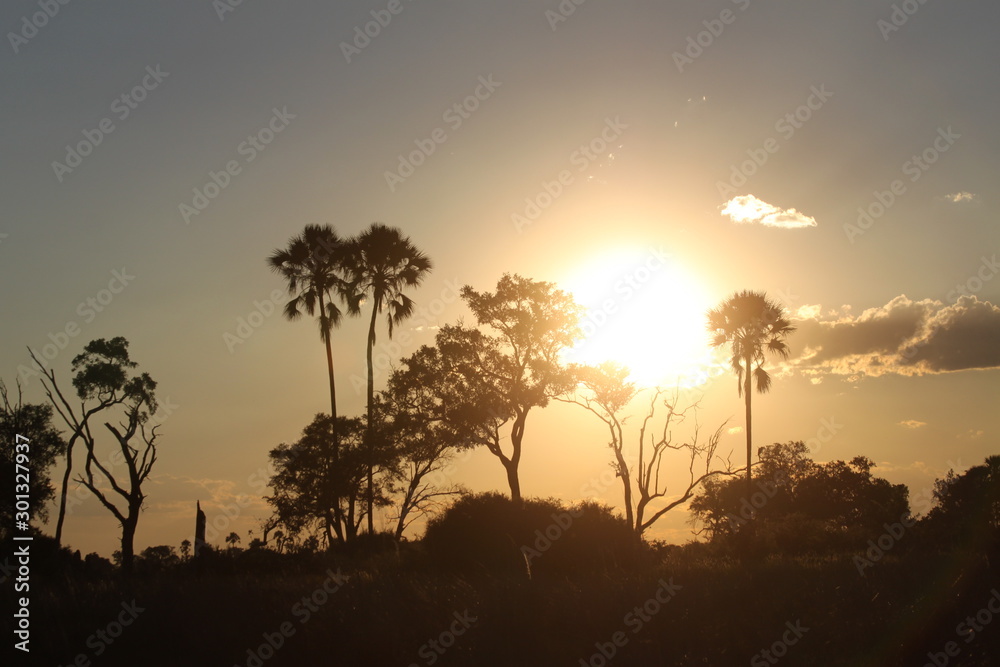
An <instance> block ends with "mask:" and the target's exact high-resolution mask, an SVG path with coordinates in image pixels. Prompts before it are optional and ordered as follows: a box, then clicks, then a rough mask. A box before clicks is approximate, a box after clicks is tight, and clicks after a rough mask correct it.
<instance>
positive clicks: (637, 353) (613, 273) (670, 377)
mask: <svg viewBox="0 0 1000 667" xmlns="http://www.w3.org/2000/svg"><path fill="white" fill-rule="evenodd" d="M564 284H565V285H566V288H567V291H569V292H571V293H572V294H573V296H574V298H575V299H576V300H577V302H578V303H579V304H580V305H582V306H583V307H585V308H586V309H587V312H586V315H584V317H583V319H582V321H581V327H582V329H583V334H584V338H583V340H581V341H580V342H579V343H578V344H577V345H576V346H575V347H574V348H572V349H571V350H569V351H568V352H567V355H566V360H567V361H569V362H574V363H581V364H599V363H601V362H604V361H615V362H618V363H620V364H623V365H625V366H626V367H628V369H629V370H630V371H631V375H630V379H631V380H633V381H634V382H636V383H637V384H638V385H639V386H640V387H653V386H673V385H680V386H682V387H693V386H697V385H701V384H703V383H704V382H705V381H706V380H707V377H708V376H707V370H708V368H709V367H710V365H711V363H712V358H711V353H710V350H709V346H708V336H707V334H706V332H705V313H706V311H707V310H708V309H709V308H710V307H711V304H710V302H709V300H708V297H707V294H706V292H705V291H704V289H703V288H702V286H701V285H700V284H699V283H698V281H697V280H695V279H694V278H693V277H692V275H691V273H690V272H689V271H687V270H686V268H685V267H683V266H682V265H681V264H680V263H679V262H678V261H677V259H676V258H674V257H672V256H670V255H669V254H668V253H666V252H665V251H664V250H663V249H662V248H660V249H658V248H654V247H648V248H642V247H630V248H624V249H617V250H614V251H609V252H606V253H604V254H602V255H601V256H600V257H599V258H597V259H594V260H593V261H591V262H590V263H589V264H587V265H585V266H584V267H583V268H582V269H580V270H579V271H578V272H577V273H576V274H575V275H573V276H572V277H571V278H570V279H569V280H567V281H565V283H564Z"/></svg>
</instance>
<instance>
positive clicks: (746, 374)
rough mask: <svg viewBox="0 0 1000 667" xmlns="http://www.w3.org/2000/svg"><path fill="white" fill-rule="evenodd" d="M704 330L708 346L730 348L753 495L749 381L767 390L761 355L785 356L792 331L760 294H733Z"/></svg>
mask: <svg viewBox="0 0 1000 667" xmlns="http://www.w3.org/2000/svg"><path fill="white" fill-rule="evenodd" d="M708 330H709V332H710V333H711V334H713V339H712V346H713V347H721V346H723V345H726V344H727V343H728V344H729V345H730V351H731V352H732V356H731V357H730V360H729V361H730V364H731V365H732V368H733V372H735V373H736V379H737V384H736V389H737V394H738V395H739V396H742V397H743V398H744V402H745V405H746V431H747V467H746V472H747V479H746V489H747V493H748V494H751V493H753V486H752V474H753V472H752V459H753V450H752V444H751V443H752V440H753V436H752V420H751V410H750V394H751V386H750V384H751V383H750V377H751V375H752V376H753V381H754V386H756V388H757V391H758V392H759V393H761V394H764V393H767V391H768V390H770V388H771V376H770V375H769V374H768V372H767V371H766V370H764V352H765V350H766V351H767V352H770V353H772V354H776V355H779V356H780V357H782V358H786V357H787V356H788V345H787V344H786V343H785V341H784V339H785V337H786V336H787V335H789V334H790V333H792V332H793V331H795V327H793V326H792V325H791V323H790V322H789V321H788V320H787V319H785V317H784V308H782V307H781V305H780V304H778V303H777V302H775V301H772V300H771V299H769V298H767V296H766V295H765V294H764V293H763V292H754V291H749V290H744V291H742V292H737V293H735V294H733V295H732V296H731V297H729V298H728V299H726V300H725V301H723V302H722V303H721V304H719V306H718V307H716V308H714V309H712V310H710V311H708Z"/></svg>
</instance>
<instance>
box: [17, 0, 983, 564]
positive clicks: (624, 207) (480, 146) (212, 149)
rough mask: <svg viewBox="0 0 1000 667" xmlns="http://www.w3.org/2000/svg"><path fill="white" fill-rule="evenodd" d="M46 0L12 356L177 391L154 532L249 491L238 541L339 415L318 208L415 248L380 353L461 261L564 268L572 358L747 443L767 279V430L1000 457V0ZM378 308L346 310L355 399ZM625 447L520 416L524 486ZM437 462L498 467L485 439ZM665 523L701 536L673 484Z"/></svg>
mask: <svg viewBox="0 0 1000 667" xmlns="http://www.w3.org/2000/svg"><path fill="white" fill-rule="evenodd" d="M42 4H44V3H42ZM51 4H53V5H57V3H54V2H53V3H51ZM233 5H235V6H233ZM904 5H905V7H906V9H907V10H908V11H909V12H910V13H907V12H906V11H904V10H903V9H902V8H901V7H902V6H904ZM560 8H562V9H560ZM57 9H58V11H57V13H55V15H53V16H51V17H49V16H46V15H44V13H41V14H40V13H39V12H42V10H41V9H39V3H38V2H37V1H35V0H30V1H29V0H16V1H14V0H11V1H8V2H5V3H4V4H3V6H2V8H0V27H2V28H3V32H4V34H5V40H4V42H5V43H4V45H3V47H2V49H3V50H4V53H3V55H2V56H0V77H2V82H3V95H2V100H3V101H2V104H3V114H4V121H5V123H4V125H5V131H4V141H3V153H2V155H3V158H2V162H0V189H2V193H3V204H4V211H3V214H2V216H0V284H2V285H3V296H2V299H3V301H2V303H3V311H2V312H3V314H2V318H0V340H2V342H3V345H2V347H0V378H2V379H3V380H4V381H5V382H6V384H7V385H8V386H9V387H13V386H14V385H15V382H16V380H17V378H18V377H19V376H23V377H24V385H25V388H26V399H27V400H28V401H33V402H37V401H41V400H43V398H44V396H43V394H42V391H41V386H40V383H39V382H38V380H37V377H31V376H30V374H26V373H25V372H24V369H26V368H29V367H30V364H29V357H28V352H27V347H28V346H31V347H32V348H33V349H35V350H36V351H39V352H40V353H42V354H43V355H44V356H45V357H46V358H47V359H48V361H49V363H51V364H52V366H53V368H55V370H56V373H57V377H58V378H59V379H60V381H61V383H62V386H63V387H64V388H67V389H68V388H69V387H70V380H71V375H70V361H71V359H72V358H73V356H75V355H76V354H78V353H79V352H80V351H81V350H82V347H83V346H84V345H85V344H86V342H87V341H90V340H92V339H95V338H101V337H108V338H109V337H113V336H117V335H122V336H125V337H126V338H127V339H128V340H129V341H130V343H131V347H130V352H131V354H132V357H133V359H134V360H136V361H138V362H139V364H140V366H141V368H142V369H143V370H145V371H148V372H149V373H150V374H151V375H152V376H153V378H154V379H155V380H156V381H157V382H158V383H159V390H158V394H159V398H160V401H161V403H162V404H164V405H165V406H167V409H168V410H169V411H170V414H169V415H168V416H166V417H165V420H164V422H163V427H162V441H161V447H160V460H159V462H158V463H157V466H156V468H155V469H154V474H153V478H152V479H151V481H150V483H149V485H148V496H149V499H148V501H147V508H146V510H145V512H144V514H143V516H142V518H141V520H140V524H139V531H138V535H137V539H136V549H137V551H140V550H141V549H143V548H145V547H146V546H150V545H156V544H171V545H174V546H177V545H179V544H180V542H181V540H183V539H185V538H190V537H192V535H193V527H194V505H195V501H196V500H199V499H200V501H201V503H202V506H203V507H204V508H205V510H206V512H207V513H208V515H209V521H210V522H211V521H212V520H213V519H214V518H215V517H218V516H220V515H223V513H224V507H225V506H226V505H230V506H232V505H234V504H235V503H237V500H238V498H239V497H240V496H250V497H252V502H251V503H249V504H246V506H245V507H241V508H240V510H239V517H238V518H237V519H236V520H235V521H233V522H232V523H231V524H229V523H227V524H226V525H227V527H226V529H225V531H224V534H222V535H220V536H218V537H217V538H216V539H215V540H214V541H215V543H216V544H218V543H220V542H221V541H222V538H223V537H224V535H225V534H228V532H229V531H230V530H237V531H238V532H240V533H241V535H242V536H243V540H244V544H245V543H246V542H247V537H246V532H247V530H248V529H251V528H256V527H257V525H258V524H259V522H260V520H262V519H264V518H265V517H266V516H267V515H268V510H267V507H266V506H265V504H264V503H263V501H262V500H261V498H260V497H261V495H263V494H264V493H265V492H266V490H265V489H264V488H263V487H262V486H261V485H260V484H259V480H260V479H263V478H264V477H266V465H267V452H268V451H269V450H270V449H271V448H273V447H275V446H276V445H278V444H279V443H281V442H292V441H294V440H295V439H297V438H298V436H299V434H300V433H301V430H302V428H303V427H304V426H305V425H306V424H307V423H308V422H309V421H310V420H311V419H312V417H313V415H315V414H316V413H317V412H320V411H324V410H328V409H329V396H328V394H327V393H326V392H327V389H326V385H327V373H326V367H325V356H324V352H323V347H322V344H321V341H320V338H319V336H318V334H317V327H316V326H315V324H314V323H313V322H310V321H300V322H295V323H290V322H287V321H286V320H284V319H283V318H282V317H281V315H280V308H281V306H282V305H283V298H284V297H283V296H282V297H281V298H279V299H278V303H277V304H276V305H275V304H274V303H273V302H272V301H271V299H272V295H273V294H274V292H275V290H279V291H281V292H282V294H283V293H284V292H283V290H284V285H283V283H282V280H281V279H280V277H278V276H277V275H275V274H273V273H271V272H270V271H269V270H268V267H267V265H266V263H265V259H266V257H267V256H268V255H269V254H270V253H271V252H272V251H273V250H274V249H275V248H277V247H282V246H284V245H285V244H286V242H287V240H288V238H289V237H290V236H292V235H294V234H297V233H298V232H300V231H301V229H302V228H303V226H304V225H307V224H327V223H329V224H332V225H334V227H335V228H336V229H337V231H338V232H340V233H341V234H342V235H345V236H346V235H353V234H356V233H357V232H359V231H361V230H362V229H363V228H365V227H366V226H368V225H369V224H370V223H371V222H374V221H381V222H384V223H385V224H387V225H391V226H396V227H399V228H401V229H402V230H403V231H404V232H405V233H407V234H409V235H410V237H411V238H412V240H413V242H414V243H415V244H416V245H417V246H419V247H420V248H421V249H423V250H424V251H425V252H426V253H427V254H428V255H429V256H430V257H431V259H432V261H433V262H434V271H433V272H432V274H431V275H430V276H429V278H428V279H427V280H426V281H425V283H424V284H423V286H422V287H421V288H420V289H419V290H417V291H415V292H414V293H413V297H414V298H415V300H416V301H417V303H418V307H419V308H423V310H421V311H420V312H419V313H418V315H417V316H416V317H415V318H414V320H413V321H412V322H410V323H408V324H404V325H403V326H401V327H400V328H399V330H398V332H397V335H396V336H397V340H396V341H395V342H396V343H397V345H396V346H390V345H389V344H388V343H387V341H386V336H385V329H384V328H380V330H379V335H380V343H379V345H378V346H377V348H376V353H377V354H378V353H384V354H387V355H388V356H387V357H386V358H387V359H388V358H391V359H393V360H396V359H398V358H400V357H402V356H406V355H408V354H410V353H412V352H413V351H415V350H416V349H417V347H418V346H419V345H420V344H423V343H429V342H431V341H432V340H433V335H434V329H435V327H437V326H439V325H442V324H446V323H454V322H457V321H458V320H459V319H460V318H463V317H464V318H465V321H466V323H470V322H471V316H470V314H469V313H468V311H467V310H466V309H465V308H464V307H463V305H462V303H461V300H460V299H458V298H457V290H458V289H459V288H460V286H462V285H465V284H469V285H472V286H473V287H475V288H476V289H477V290H491V289H492V288H493V287H494V286H495V285H496V281H497V280H498V279H499V278H500V276H501V275H502V274H503V273H504V272H512V273H519V274H521V275H524V276H527V277H530V278H534V279H538V280H547V281H553V282H556V283H558V284H559V286H560V287H562V288H564V289H566V290H569V291H572V292H573V293H574V295H576V296H577V298H578V300H579V301H580V302H581V303H583V304H585V305H587V306H588V307H589V308H590V309H591V310H590V313H589V314H588V317H587V319H586V320H585V329H587V330H588V332H589V333H591V334H592V335H591V336H590V338H589V339H588V340H587V341H585V342H584V343H583V344H581V347H580V349H579V350H576V351H575V352H574V354H573V355H572V356H573V359H574V360H582V361H598V360H601V359H604V358H614V359H617V360H619V361H622V362H624V363H626V364H628V365H629V366H630V367H631V368H632V369H633V371H634V376H635V379H636V380H637V381H639V382H641V383H643V384H645V385H649V386H652V385H655V384H658V383H659V384H664V385H669V386H673V385H675V384H678V383H679V384H681V385H682V386H684V387H686V389H685V396H687V397H689V398H690V400H695V399H696V398H698V397H699V396H700V397H701V407H702V410H701V413H700V417H699V419H700V421H701V423H702V424H703V426H704V427H705V428H708V427H711V429H712V430H714V428H716V427H717V426H718V425H719V424H721V423H722V422H723V421H724V420H726V419H728V418H731V419H730V422H729V424H727V429H730V430H731V432H729V431H727V432H726V434H725V436H724V438H723V446H722V449H723V450H725V452H726V453H728V452H729V451H730V450H731V451H732V452H733V459H734V462H736V463H739V462H740V460H741V459H742V456H743V455H742V452H743V437H744V434H743V433H742V432H740V431H739V428H738V427H741V426H742V424H743V418H742V403H741V401H740V399H739V398H738V397H737V394H736V381H735V379H734V377H733V376H732V375H731V374H730V373H729V372H728V370H727V365H726V359H725V355H723V354H712V353H710V352H709V351H708V350H707V348H706V343H707V338H706V334H705V332H704V329H705V311H706V310H708V309H709V308H712V307H714V306H715V305H716V304H718V302H719V301H721V300H722V299H724V298H725V297H726V296H727V295H729V294H731V293H732V292H734V291H735V290H738V289H758V290H765V291H766V292H767V293H768V294H769V295H770V296H771V297H772V298H774V299H776V300H777V301H779V302H780V303H782V304H783V305H784V306H785V307H786V308H787V310H788V312H789V313H790V314H791V315H792V316H793V319H794V324H795V325H796V326H797V327H798V331H797V332H796V333H795V334H793V335H792V336H791V337H790V338H789V340H788V343H789V345H790V347H791V351H792V355H791V359H790V360H789V362H788V364H786V365H785V366H783V367H779V366H778V365H776V364H775V363H774V362H772V363H771V365H770V368H771V369H772V370H773V372H774V374H775V376H776V378H775V385H774V388H773V390H772V392H771V393H770V394H768V395H766V396H761V397H758V396H756V395H755V397H754V400H755V412H754V424H755V429H754V435H755V444H756V445H765V444H770V443H773V442H778V441H781V442H785V441H788V440H805V441H812V442H813V443H814V444H816V445H821V446H818V447H816V449H815V451H814V456H815V457H816V459H817V460H820V461H824V460H832V459H850V458H852V457H854V456H855V455H858V454H864V455H866V456H869V457H870V458H872V459H873V460H874V461H876V462H877V463H878V468H877V469H876V472H877V473H879V474H881V475H883V476H885V477H886V478H888V479H889V480H891V481H893V482H897V483H900V482H901V483H906V484H908V485H910V487H911V500H914V499H915V498H916V497H919V496H920V495H921V494H922V493H923V492H924V491H926V489H927V488H928V487H929V486H930V485H931V484H932V482H933V480H934V478H935V477H939V476H942V475H944V474H945V473H946V472H947V470H948V469H949V468H950V467H955V468H956V469H957V470H961V469H964V468H967V467H969V466H971V465H975V464H978V463H981V462H982V460H983V459H984V457H986V456H987V455H990V454H995V453H1000V442H998V434H1000V416H998V411H997V405H998V399H1000V370H998V368H1000V307H998V306H997V305H994V304H998V303H1000V264H998V263H997V253H998V251H1000V227H998V225H997V219H996V212H994V211H993V207H994V206H996V205H998V198H1000V187H998V181H997V174H998V173H1000V132H998V131H997V124H996V119H997V118H998V117H1000V79H998V77H997V75H996V72H995V63H996V62H998V60H1000V43H998V41H997V40H996V35H995V33H996V26H997V25H998V21H1000V5H998V4H997V3H996V2H987V1H986V0H966V1H964V2H951V3H945V2H928V3H926V4H919V3H917V2H915V1H914V2H902V3H897V5H896V9H895V10H894V5H893V3H892V2H889V1H887V0H876V1H870V0H864V1H863V0H845V1H843V2H836V3H832V2H828V3H819V2H802V1H792V0H780V1H774V2H764V1H763V0H734V1H731V0H712V1H700V2H694V1H689V0H688V1H685V0H682V1H677V2H666V3H664V2H653V1H652V0H648V1H645V2H641V1H632V0H620V1H618V2H614V3H611V2H596V1H591V2H584V3H583V4H580V5H576V4H574V3H572V2H569V0H564V1H563V2H561V3H560V2H558V1H557V0H544V1H542V2H521V1H513V2H503V3H501V2H495V3H488V2H468V1H466V2H459V1H457V0H444V1H440V2H430V1H429V0H425V1H421V0H415V1H412V2H411V1H409V0H400V1H399V2H397V1H396V0H393V1H391V2H390V1H388V0H386V1H377V2H372V3H350V5H348V3H346V2H342V1H341V2H332V3H320V2H305V1H301V0H289V1H286V2H282V3H266V2H262V1H254V0H246V1H244V2H242V3H240V4H238V5H236V4H235V2H233V4H232V5H230V4H229V3H228V2H226V0H216V1H215V2H211V1H210V0H202V1H201V2H185V3H154V2H148V1H146V2H136V1H131V2H126V1H124V0H115V1H112V2H104V3H84V2H74V3H69V4H66V5H62V4H58V5H57ZM570 9H572V13H570ZM560 12H562V13H560ZM379 21H381V24H380V23H379ZM36 25H40V26H41V27H36ZM366 29H367V30H368V32H369V34H371V35H375V36H374V37H369V36H367V35H365V30H366ZM123 96H124V97H123ZM88 300H91V301H90V302H88ZM609 304H610V305H609ZM255 311H260V312H261V313H262V315H253V313H255ZM248 320H249V321H250V322H252V323H254V324H257V325H259V326H254V327H249V326H248V324H246V323H244V324H242V326H241V322H246V321H248ZM381 326H382V325H381V323H380V327H381ZM67 327H68V328H67ZM364 330H365V323H364V321H362V320H353V321H350V322H347V323H346V324H345V325H344V326H343V327H342V328H341V329H339V330H337V332H336V334H335V337H334V355H335V363H336V368H337V382H338V386H339V405H340V409H341V411H342V413H346V414H360V413H361V412H362V411H363V409H364V379H363V378H364V374H365V361H364V349H365V348H364V345H365V338H364ZM66 331H71V332H73V333H75V334H76V335H75V336H72V337H71V336H66V335H62V336H60V332H66ZM246 333H250V335H249V336H248V337H246V336H245V334H246ZM244 337H245V340H244V339H243V338H244ZM234 339H235V340H238V341H239V342H235V343H234V342H233V341H234ZM60 341H61V342H62V343H63V344H64V345H65V349H64V350H60V349H58V345H59V343H60ZM46 345H50V347H49V348H48V352H44V351H43V350H45V349H46V348H45V346H46ZM50 353H51V354H50ZM385 376H386V372H385V370H384V367H383V368H382V369H381V371H380V372H379V373H377V375H376V379H377V381H379V382H382V381H384V379H385ZM379 386H381V385H379ZM636 409H637V411H641V410H642V409H643V405H642V400H640V401H639V402H637V404H636ZM635 425H636V424H635V420H632V421H630V423H629V425H628V426H627V431H628V432H627V436H626V437H627V439H628V441H629V443H630V444H634V438H635V432H634V430H631V429H633V428H634V427H635ZM683 431H684V429H683V428H681V429H679V431H678V435H679V436H682V435H683V434H682V432H683ZM827 436H831V437H827ZM102 446H103V447H105V448H107V447H110V442H108V441H107V439H105V440H104V441H103V442H102ZM105 451H108V450H107V449H105ZM79 461H81V462H82V458H80V459H79ZM609 461H610V452H609V451H608V449H607V448H606V447H605V431H604V429H603V426H602V425H601V424H600V423H599V422H598V421H596V419H594V418H593V417H592V416H590V415H588V414H586V413H585V412H583V411H582V410H581V409H579V408H574V407H572V406H566V405H555V406H552V407H550V408H547V409H545V410H544V411H539V412H537V413H532V414H531V416H530V417H529V422H528V428H527V434H526V438H525V456H524V460H523V463H522V466H521V470H522V472H521V478H522V489H523V490H524V492H525V494H526V495H531V496H535V495H537V496H550V495H552V496H558V497H562V498H564V499H567V500H579V499H582V498H584V497H587V496H588V495H591V494H590V493H588V492H587V491H586V490H585V487H586V486H587V485H588V480H591V479H594V478H597V477H599V476H600V475H601V473H602V472H604V471H605V470H607V465H608V462H609ZM61 466H62V461H60V462H59V467H58V468H56V469H53V473H54V474H53V476H54V477H56V476H58V474H59V472H61ZM454 479H455V481H458V482H461V483H464V484H465V485H466V486H468V487H469V488H471V489H473V490H489V489H497V490H501V491H506V483H505V477H504V474H503V469H502V468H501V466H500V465H499V463H498V462H497V461H496V460H495V459H493V458H492V457H491V456H489V455H488V454H487V453H486V452H477V453H474V454H473V455H472V456H471V457H469V458H467V459H463V460H462V461H461V462H460V463H459V465H458V469H457V472H456V474H455V476H454ZM81 497H82V498H85V500H84V501H83V502H82V504H80V505H79V506H78V507H76V508H75V510H74V512H73V513H72V514H71V515H70V516H69V517H68V519H67V526H66V539H65V541H66V542H67V543H68V544H69V545H71V546H72V547H73V548H79V549H81V551H83V552H84V553H86V552H88V551H95V550H96V551H98V552H100V553H102V554H103V555H108V556H109V555H110V554H111V552H112V550H114V549H116V548H117V546H118V545H117V541H118V536H119V531H118V527H117V525H116V522H115V520H114V518H113V517H112V516H111V515H110V514H109V513H108V512H107V511H106V510H105V509H104V508H103V507H101V506H100V504H99V503H98V502H97V501H96V499H94V498H87V497H86V495H81ZM599 497H600V498H601V499H603V500H605V501H607V502H610V503H613V504H615V503H619V502H620V500H619V498H620V489H619V487H617V486H611V487H609V488H607V489H606V490H605V491H604V492H603V493H601V494H599ZM914 504H915V506H916V503H914ZM53 518H54V513H53ZM53 526H54V521H53V522H51V523H50V525H49V527H48V528H47V529H46V530H47V531H49V532H51V531H52V530H53ZM649 536H650V537H658V538H664V539H668V540H671V541H675V542H684V541H686V540H688V539H690V538H691V532H690V527H689V526H688V525H687V523H686V514H684V513H682V512H673V513H671V515H670V516H668V517H667V518H665V519H664V520H662V521H661V522H660V524H658V525H657V527H656V529H654V530H653V531H652V532H651V533H650V535H649Z"/></svg>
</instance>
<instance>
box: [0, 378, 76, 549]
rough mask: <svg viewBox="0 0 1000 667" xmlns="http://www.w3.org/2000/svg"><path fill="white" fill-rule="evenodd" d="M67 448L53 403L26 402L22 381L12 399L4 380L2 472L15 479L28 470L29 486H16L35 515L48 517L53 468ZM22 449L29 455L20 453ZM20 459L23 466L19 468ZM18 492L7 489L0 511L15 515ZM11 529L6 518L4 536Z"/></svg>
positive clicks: (0, 394)
mask: <svg viewBox="0 0 1000 667" xmlns="http://www.w3.org/2000/svg"><path fill="white" fill-rule="evenodd" d="M18 436H20V438H19V437H18ZM25 441H27V444H26V445H25V444H24V443H25ZM19 443H21V446H19ZM65 451H66V441H65V440H64V439H63V437H62V435H61V434H60V433H59V431H57V430H56V429H55V427H54V426H52V406H50V405H33V404H30V403H29V404H25V403H24V402H23V400H22V394H21V385H20V384H18V385H17V400H16V402H13V403H12V402H11V398H10V396H9V394H8V392H7V386H6V385H5V384H4V383H3V382H2V381H0V474H3V478H4V479H7V480H11V481H14V480H15V473H20V472H23V471H24V470H25V469H26V470H27V475H28V486H27V489H22V488H18V489H16V490H17V494H18V495H27V497H28V508H29V509H28V514H29V516H30V517H31V518H33V519H35V518H37V519H41V520H42V521H43V522H47V521H48V517H49V513H48V509H47V505H48V504H49V502H50V501H51V500H52V499H53V498H54V497H55V489H53V488H52V480H51V479H50V478H49V469H50V468H51V467H52V466H53V465H54V464H55V462H56V458H57V457H59V456H62V455H63V454H64V453H65ZM19 453H21V454H27V456H22V457H18V454H19ZM19 459H20V460H19ZM18 463H20V464H21V465H22V466H23V467H22V468H17V465H18ZM14 496H15V494H14V493H5V494H4V495H3V497H2V498H0V514H2V515H3V516H4V517H13V516H14V512H15V502H14V500H15V498H14ZM9 530H10V524H9V523H8V522H6V521H5V522H4V523H3V525H2V526H0V537H2V536H3V535H4V534H6V533H7V532H8V531H9ZM0 541H2V540H0Z"/></svg>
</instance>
